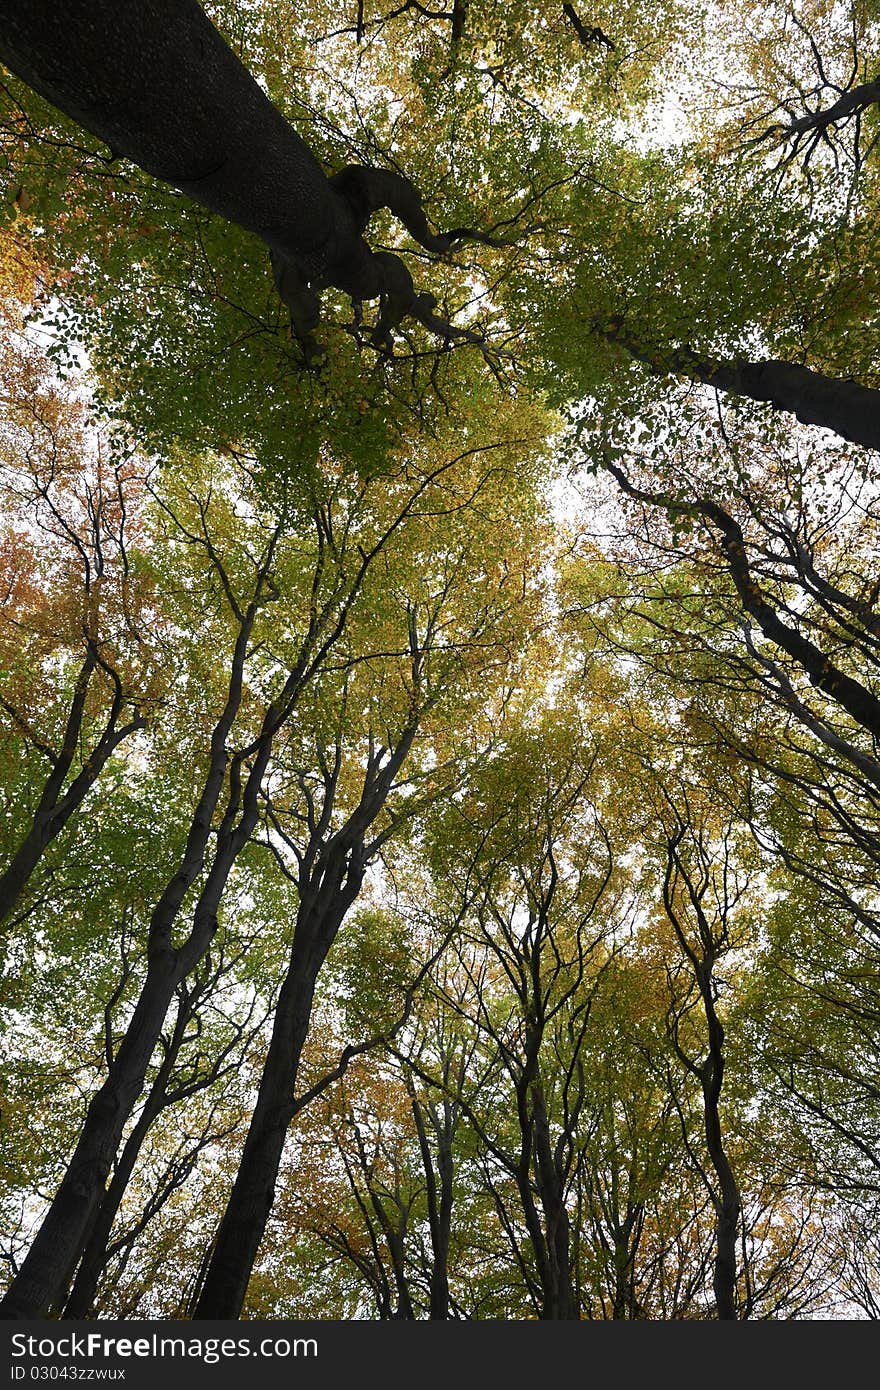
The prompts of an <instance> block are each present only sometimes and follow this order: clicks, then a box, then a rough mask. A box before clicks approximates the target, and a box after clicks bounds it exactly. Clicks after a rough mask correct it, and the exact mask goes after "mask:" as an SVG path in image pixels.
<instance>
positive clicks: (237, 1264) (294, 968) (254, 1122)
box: [193, 862, 363, 1319]
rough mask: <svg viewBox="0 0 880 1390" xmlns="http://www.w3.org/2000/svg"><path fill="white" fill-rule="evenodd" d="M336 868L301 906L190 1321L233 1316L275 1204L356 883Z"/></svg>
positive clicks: (358, 874) (357, 879)
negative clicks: (323, 991)
mask: <svg viewBox="0 0 880 1390" xmlns="http://www.w3.org/2000/svg"><path fill="white" fill-rule="evenodd" d="M344 869H345V865H344V864H343V863H341V862H340V863H339V864H338V865H337V866H336V875H335V877H336V883H335V885H333V886H331V887H330V888H329V889H328V885H326V884H321V885H320V887H319V888H318V890H317V891H316V892H315V893H314V895H313V896H312V897H310V898H305V899H301V903H300V910H299V912H298V914H297V923H296V930H295V932H294V941H293V949H292V951H291V956H290V964H289V966H288V970H287V975H286V977H285V980H284V984H283V985H282V988H281V992H280V994H279V997H278V1006H277V1008H276V1011H275V1021H274V1024H273V1028H272V1039H271V1041H270V1043H269V1051H268V1054H267V1056H266V1062H265V1065H264V1067H263V1074H262V1076H261V1078H260V1089H259V1093H258V1095H257V1103H256V1106H255V1107H254V1113H253V1116H252V1117H251V1123H250V1128H249V1130H248V1134H247V1139H246V1140H245V1145H244V1150H243V1152H242V1156H241V1162H240V1164H239V1169H238V1173H237V1175H236V1178H235V1183H234V1184H233V1188H232V1192H231V1194H230V1197H229V1202H228V1203H227V1206H226V1211H225V1212H224V1214H223V1219H222V1220H221V1222H220V1228H219V1230H218V1232H217V1239H216V1241H215V1244H214V1251H213V1254H212V1256H211V1262H210V1265H209V1267H208V1272H207V1274H206V1276H205V1282H204V1285H203V1287H202V1291H201V1294H200V1296H199V1300H198V1303H197V1305H196V1308H195V1312H194V1314H193V1316H194V1317H195V1318H200V1319H201V1318H238V1317H239V1316H240V1314H241V1310H242V1306H243V1304H244V1300H245V1295H246V1294H247V1287H248V1282H249V1280H250V1276H251V1271H252V1270H253V1267H254V1261H255V1260H256V1257H257V1252H258V1250H259V1248H260V1242H261V1241H262V1239H263V1233H264V1231H265V1229H266V1222H267V1221H268V1219H269V1214H270V1212H271V1210H272V1203H273V1201H274V1200H275V1184H276V1182H277V1179H278V1169H279V1166H280V1163H281V1155H282V1153H283V1151H284V1141H285V1139H286V1137H287V1131H288V1128H289V1126H290V1122H291V1120H292V1118H293V1116H294V1114H295V1110H296V1105H295V1100H294V1086H295V1084H296V1075H297V1069H298V1067H299V1060H300V1056H301V1055H302V1049H303V1045H304V1044H305V1040H306V1035H307V1033H308V1029H309V1022H310V1020H311V1012H312V1000H313V998H314V993H315V982H316V980H317V978H318V972H319V970H320V968H321V966H322V965H323V963H324V960H325V958H326V956H327V952H328V951H329V950H330V947H331V946H332V944H333V941H334V939H335V937H336V934H337V932H338V930H339V928H340V926H341V925H342V921H343V918H344V917H345V913H346V912H347V911H348V908H349V907H350V905H351V903H352V902H353V901H354V899H355V897H356V896H357V893H358V891H359V889H360V884H361V880H362V878H363V871H362V870H361V871H360V872H357V871H356V872H355V874H354V877H353V879H351V880H346V881H345V883H344V884H343V881H342V879H343V873H344ZM334 886H335V892H334V891H333V887H334Z"/></svg>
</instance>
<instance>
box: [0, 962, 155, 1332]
mask: <svg viewBox="0 0 880 1390" xmlns="http://www.w3.org/2000/svg"><path fill="white" fill-rule="evenodd" d="M176 984H177V978H176V960H175V958H174V956H173V955H172V954H167V955H165V956H162V957H161V958H159V959H158V960H156V961H154V962H152V963H151V966H150V969H149V971H148V973H147V978H146V981H145V983H144V987H143V989H142V991H141V994H140V998H139V999H138V1002H137V1005H136V1006H135V1011H134V1014H133V1016H132V1020H131V1023H130V1025H129V1027H128V1029H127V1031H126V1034H125V1037H124V1038H123V1040H122V1042H121V1043H120V1046H119V1050H118V1052H117V1054H116V1056H115V1058H114V1060H113V1064H112V1066H111V1067H110V1072H109V1075H108V1077H107V1080H106V1081H105V1082H104V1084H103V1086H102V1087H101V1089H100V1090H99V1091H98V1092H97V1093H96V1095H95V1096H94V1097H93V1098H92V1101H91V1104H90V1105H89V1108H88V1112H87V1114H86V1119H85V1123H84V1125H83V1129H82V1133H81V1135H80V1139H79V1143H78V1144H77V1146H76V1149H75V1150H74V1153H73V1157H72V1158H71V1160H70V1163H69V1164H68V1167H67V1171H66V1173H65V1175H64V1178H63V1180H62V1182H61V1186H60V1187H59V1189H58V1193H57V1195H56V1197H55V1200H54V1201H53V1203H52V1206H51V1207H50V1208H49V1211H48V1213H47V1215H46V1217H45V1220H44V1221H43V1224H42V1226H41V1227H40V1229H39V1231H38V1232H37V1235H36V1237H35V1239H34V1242H33V1244H32V1246H31V1248H30V1250H29V1251H28V1254H27V1257H26V1258H25V1260H24V1263H23V1264H22V1266H21V1269H20V1270H19V1273H18V1274H17V1276H16V1278H15V1279H14V1281H13V1283H12V1285H11V1286H10V1288H9V1290H8V1291H7V1293H6V1296H5V1298H4V1299H3V1302H2V1304H0V1317H4V1318H36V1317H41V1316H44V1315H45V1312H46V1310H47V1309H48V1308H49V1307H50V1306H52V1304H53V1303H56V1302H58V1301H59V1300H60V1298H61V1297H62V1296H63V1293H64V1291H65V1289H66V1285H67V1281H68V1279H69V1278H70V1275H71V1271H72V1269H73V1267H74V1264H75V1262H76V1259H77V1257H78V1256H79V1253H80V1251H81V1249H82V1246H83V1243H84V1241H85V1240H86V1238H87V1233H88V1231H89V1228H90V1226H91V1224H92V1219H93V1213H94V1211H95V1206H96V1203H97V1202H98V1200H99V1198H100V1195H101V1192H102V1191H103V1189H104V1184H105V1183H106V1181H107V1175H108V1174H109V1172H110V1167H111V1165H112V1163H113V1159H114V1157H115V1155H116V1150H117V1148H118V1146H119V1140H120V1138H121V1136H122V1131H123V1129H124V1127H125V1123H126V1121H127V1119H128V1117H129V1115H130V1114H131V1111H132V1109H133V1107H134V1105H135V1103H136V1101H137V1098H138V1096H139V1095H140V1094H141V1091H142V1090H143V1085H144V1078H145V1076H146V1072H147V1067H148V1066H149V1064H150V1058H151V1057H152V1055H153V1049H154V1048H155V1046H156V1039H157V1038H158V1037H159V1034H160V1032H161V1030H162V1024H163V1023H164V1021H165V1015H166V1013H167V1011H168V1006H169V1004H170V1002H171V999H172V996H173V994H174V988H175V985H176Z"/></svg>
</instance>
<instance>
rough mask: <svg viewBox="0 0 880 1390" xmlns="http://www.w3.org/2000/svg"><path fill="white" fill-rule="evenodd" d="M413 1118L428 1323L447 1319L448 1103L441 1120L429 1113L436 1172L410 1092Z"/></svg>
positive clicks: (416, 1102) (449, 1226) (419, 1108)
mask: <svg viewBox="0 0 880 1390" xmlns="http://www.w3.org/2000/svg"><path fill="white" fill-rule="evenodd" d="M410 1101H411V1105H412V1112H413V1119H414V1120H415V1125H416V1134H417V1136H418V1141H419V1152H420V1153H421V1156H422V1168H423V1169H424V1173H425V1187H426V1193H427V1201H428V1226H429V1229H430V1232H431V1252H432V1256H433V1259H432V1263H431V1275H430V1279H429V1282H428V1292H429V1311H428V1316H429V1317H430V1318H431V1320H432V1321H445V1320H447V1319H448V1318H449V1240H450V1235H451V1232H452V1202H453V1178H454V1172H455V1169H454V1165H453V1161H452V1123H451V1115H450V1109H449V1102H448V1101H446V1100H444V1102H443V1119H442V1121H438V1120H436V1117H435V1116H434V1115H433V1114H432V1129H433V1130H434V1134H435V1137H436V1140H437V1163H436V1169H435V1165H434V1162H433V1159H432V1156H431V1146H430V1144H429V1143H428V1133H427V1129H426V1127H425V1117H424V1113H423V1111H422V1106H421V1104H420V1103H419V1100H418V1098H417V1096H416V1095H415V1093H414V1091H412V1090H411V1091H410Z"/></svg>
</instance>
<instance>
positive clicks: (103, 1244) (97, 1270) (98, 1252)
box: [63, 996, 192, 1318]
mask: <svg viewBox="0 0 880 1390" xmlns="http://www.w3.org/2000/svg"><path fill="white" fill-rule="evenodd" d="M190 998H191V997H190V996H187V997H186V999H185V1000H184V1001H182V1002H181V1004H180V1006H179V1008H178V1011H177V1018H176V1020H175V1025H174V1031H173V1034H172V1037H171V1041H170V1044H169V1046H168V1048H167V1050H166V1052H165V1056H164V1057H163V1059H162V1065H161V1066H160V1068H159V1071H158V1073H157V1075H156V1078H155V1080H154V1081H153V1084H152V1086H151V1087H150V1092H149V1095H148V1096H147V1099H146V1101H145V1103H144V1106H143V1108H142V1110H141V1113H140V1115H139V1116H138V1118H137V1123H136V1124H135V1126H134V1129H133V1130H132V1131H131V1134H130V1135H129V1136H128V1138H127V1139H126V1141H125V1144H124V1145H123V1149H122V1153H121V1155H120V1157H119V1161H118V1163H117V1164H116V1167H115V1169H114V1172H113V1177H112V1179H111V1182H110V1186H109V1187H108V1188H107V1191H106V1192H105V1194H104V1199H103V1201H102V1202H101V1204H100V1206H99V1207H98V1209H97V1212H96V1214H95V1217H94V1220H93V1221H92V1223H91V1229H90V1231H89V1235H88V1240H87V1242H86V1247H85V1250H84V1251H83V1257H82V1260H81V1261H80V1266H79V1269H78V1270H77V1272H76V1278H75V1280H74V1283H73V1288H72V1290H71V1292H70V1296H69V1298H68V1300H67V1303H66V1304H65V1306H64V1313H63V1317H65V1318H85V1317H88V1315H89V1312H90V1310H91V1307H92V1304H93V1303H94V1300H95V1294H96V1293H97V1289H98V1281H99V1280H100V1278H101V1274H102V1273H103V1270H104V1268H105V1266H106V1263H107V1244H108V1242H109V1239H110V1232H111V1231H112V1229H113V1222H114V1221H115V1220H116V1214H117V1212H118V1211H119V1207H120V1205H121V1203H122V1199H123V1197H124V1196H125V1190H126V1188H127V1187H128V1183H129V1179H130V1178H131V1175H132V1173H133V1172H134V1167H135V1164H136V1163H137V1159H138V1154H139V1153H140V1151H141V1147H142V1145H143V1142H144V1140H145V1139H146V1137H147V1134H148V1133H149V1130H150V1126H151V1125H152V1123H153V1121H154V1120H155V1118H156V1116H157V1115H158V1114H159V1113H160V1111H161V1110H162V1109H163V1108H164V1106H165V1105H166V1103H167V1095H166V1087H167V1085H168V1080H169V1077H170V1076H171V1073H172V1071H173V1070H174V1064H175V1062H176V1061H177V1057H178V1055H179V1053H180V1048H181V1046H182V1043H183V1039H184V1035H185V1032H186V1026H187V1023H188V1021H189V1019H190V1017H191V1013H192V1010H191V1007H190Z"/></svg>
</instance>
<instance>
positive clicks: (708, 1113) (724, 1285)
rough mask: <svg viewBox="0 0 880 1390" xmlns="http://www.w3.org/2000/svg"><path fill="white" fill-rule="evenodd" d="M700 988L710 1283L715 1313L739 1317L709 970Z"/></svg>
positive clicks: (720, 1030) (732, 1203)
mask: <svg viewBox="0 0 880 1390" xmlns="http://www.w3.org/2000/svg"><path fill="white" fill-rule="evenodd" d="M700 991H701V993H702V995H703V1005H704V1008H705V1011H706V1022H707V1024H708V1027H709V1054H708V1056H707V1058H706V1061H705V1063H704V1066H703V1074H702V1084H703V1114H704V1122H705V1131H706V1147H707V1149H708V1150H709V1157H710V1159H711V1161H712V1167H713V1168H714V1170H715V1176H716V1178H717V1179H718V1191H717V1193H716V1195H715V1199H714V1201H715V1267H714V1275H713V1280H712V1283H713V1288H714V1291H715V1307H716V1311H717V1314H718V1317H719V1318H721V1319H723V1320H731V1319H736V1318H738V1317H739V1313H738V1310H737V1299H736V1279H737V1259H736V1239H737V1231H738V1229H739V1218H740V1212H741V1210H742V1201H741V1198H740V1192H739V1186H738V1184H737V1181H736V1176H735V1174H734V1171H733V1168H732V1166H731V1163H730V1160H729V1158H728V1156H727V1149H726V1146H725V1143H724V1134H723V1131H722V1127H721V1113H720V1109H719V1105H720V1100H721V1091H722V1087H723V1084H724V1027H723V1025H722V1023H721V1020H720V1018H719V1017H718V1014H717V1013H716V1011H715V1005H714V1001H713V999H712V989H711V977H710V974H709V972H706V974H705V976H704V978H702V979H701V980H700Z"/></svg>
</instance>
